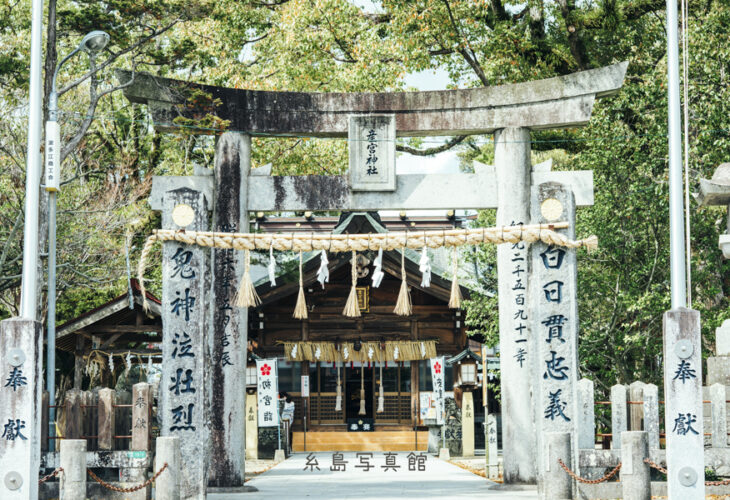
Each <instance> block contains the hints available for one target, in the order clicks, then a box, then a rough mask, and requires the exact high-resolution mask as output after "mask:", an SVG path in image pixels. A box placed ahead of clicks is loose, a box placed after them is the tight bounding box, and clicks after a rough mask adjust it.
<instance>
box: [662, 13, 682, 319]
mask: <svg viewBox="0 0 730 500" xmlns="http://www.w3.org/2000/svg"><path fill="white" fill-rule="evenodd" d="M667 79H668V82H667V94H668V100H669V120H668V128H669V259H670V269H671V287H672V292H671V294H672V309H676V308H678V307H687V278H686V269H685V261H684V201H683V196H682V194H683V189H682V126H681V119H680V106H679V42H678V34H677V1H676V0H667Z"/></svg>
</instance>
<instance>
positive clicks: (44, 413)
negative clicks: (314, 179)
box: [41, 391, 49, 451]
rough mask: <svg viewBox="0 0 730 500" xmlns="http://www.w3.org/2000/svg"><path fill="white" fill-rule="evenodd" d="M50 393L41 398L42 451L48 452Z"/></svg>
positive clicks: (44, 392)
mask: <svg viewBox="0 0 730 500" xmlns="http://www.w3.org/2000/svg"><path fill="white" fill-rule="evenodd" d="M48 397H49V396H48V391H43V396H42V398H41V451H48V410H49V408H48V404H49V403H48Z"/></svg>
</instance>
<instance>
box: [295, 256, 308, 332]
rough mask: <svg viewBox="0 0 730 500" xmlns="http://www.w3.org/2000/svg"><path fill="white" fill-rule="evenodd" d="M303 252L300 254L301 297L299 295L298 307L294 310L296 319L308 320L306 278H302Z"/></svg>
mask: <svg viewBox="0 0 730 500" xmlns="http://www.w3.org/2000/svg"><path fill="white" fill-rule="evenodd" d="M302 262H303V257H302V252H299V295H297V305H296V307H295V308H294V317H295V318H296V319H307V299H305V298H304V278H303V276H302Z"/></svg>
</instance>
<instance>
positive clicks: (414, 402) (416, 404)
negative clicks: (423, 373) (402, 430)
mask: <svg viewBox="0 0 730 500" xmlns="http://www.w3.org/2000/svg"><path fill="white" fill-rule="evenodd" d="M420 363H421V362H420V361H418V360H414V361H411V408H412V412H413V418H412V420H413V422H412V423H413V425H414V426H417V425H418V424H419V420H420V416H421V394H420V392H419V391H418V384H419V383H420V382H419V378H418V375H419V369H420V367H421V365H420Z"/></svg>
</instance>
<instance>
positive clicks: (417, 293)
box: [249, 212, 469, 451]
mask: <svg viewBox="0 0 730 500" xmlns="http://www.w3.org/2000/svg"><path fill="white" fill-rule="evenodd" d="M300 220H301V219H300ZM272 222H273V221H272ZM319 224H320V226H321V222H320V223H319ZM386 224H388V223H387V222H383V221H381V219H380V218H379V216H378V215H377V214H376V213H372V212H368V213H350V214H343V215H342V216H341V218H340V219H339V221H338V222H337V223H336V224H332V227H330V228H326V229H331V230H332V231H333V232H334V233H349V234H353V233H383V232H386V231H387V230H388V229H390V228H386ZM423 224H424V225H425V226H426V227H428V229H434V228H439V227H437V226H438V224H434V221H433V220H431V221H423ZM440 224H441V227H440V228H443V229H450V228H452V227H453V221H452V220H450V219H448V218H446V217H444V218H442V219H441V222H440ZM403 225H408V223H407V222H406V223H404V222H403V221H401V220H396V221H393V230H397V228H400V229H402V228H403ZM415 226H416V224H414V223H411V225H410V226H409V230H418V229H421V228H420V227H415ZM419 226H420V224H419ZM259 228H260V229H261V230H263V231H267V230H271V231H281V230H282V222H281V221H279V222H274V223H272V224H271V225H269V224H267V223H264V222H261V223H260V224H259ZM318 229H319V230H321V227H318ZM288 230H292V231H294V230H307V228H306V227H302V225H301V224H298V225H297V227H289V228H288ZM376 256H377V252H375V251H373V252H362V253H358V255H357V274H358V279H357V287H358V288H357V292H358V302H359V307H360V312H361V317H359V318H349V317H346V316H344V315H343V314H342V311H343V308H344V306H345V302H346V301H347V296H348V293H349V291H350V288H351V255H350V254H349V253H347V254H344V253H343V254H329V255H328V258H329V265H328V267H329V270H330V278H329V282H328V283H326V284H325V285H324V288H323V287H322V285H320V283H319V282H318V281H317V271H318V268H319V266H320V262H321V260H320V254H319V252H316V253H314V252H312V253H308V254H305V255H304V264H303V285H304V292H305V297H306V303H307V309H308V318H307V319H305V320H299V319H295V318H293V317H292V312H293V311H294V308H295V304H296V300H297V294H298V290H299V283H298V262H296V261H295V262H292V263H291V265H290V266H289V269H288V271H287V270H286V265H281V264H279V266H278V269H279V270H280V272H281V274H280V275H279V276H277V286H275V287H272V286H271V285H270V283H269V278H268V277H266V278H262V279H261V280H259V281H258V282H257V283H256V289H257V292H258V294H259V296H260V297H261V299H262V304H261V306H260V307H258V308H256V309H251V310H250V313H249V314H250V316H249V319H250V321H249V339H250V340H253V341H255V342H256V344H257V347H256V349H255V353H256V354H257V355H259V356H261V357H266V358H274V357H275V358H277V359H278V375H279V391H280V392H286V393H288V395H289V396H291V397H292V398H293V400H294V402H295V405H296V410H295V421H294V425H293V430H294V437H293V449H294V451H297V450H301V449H303V448H302V444H303V435H302V431H303V430H304V425H305V422H304V416H305V412H306V417H307V419H306V422H307V431H308V434H307V438H306V439H307V447H306V449H307V450H308V451H317V450H334V449H336V450H346V449H352V450H370V451H372V450H378V449H388V450H391V451H392V450H395V449H399V450H412V449H415V448H414V446H415V443H414V436H413V435H414V429H415V428H416V427H417V426H422V425H423V419H424V417H425V415H426V414H427V412H428V406H429V405H430V399H429V396H430V394H431V391H432V387H431V375H430V366H429V362H428V359H429V358H431V357H434V356H441V355H444V356H446V357H447V358H448V357H451V356H454V355H455V354H457V353H459V352H461V351H462V349H464V346H465V345H467V337H466V328H465V326H464V314H463V312H462V311H461V310H459V309H457V310H454V309H449V307H448V301H449V296H450V291H451V281H450V280H449V279H447V278H445V277H444V276H443V275H441V274H440V271H439V270H437V269H436V268H434V269H433V271H432V278H431V284H430V286H429V287H421V272H420V271H419V259H420V252H415V251H411V250H406V256H405V257H406V258H405V262H404V263H405V270H406V274H407V280H408V285H409V287H410V293H411V300H412V304H413V312H412V315H411V316H398V315H396V314H394V312H393V309H394V306H395V303H396V300H397V296H398V292H399V289H400V286H401V253H400V251H391V252H384V253H383V260H382V271H383V272H384V273H385V275H384V278H383V279H382V282H381V284H380V286H379V287H377V288H375V287H373V286H372V276H373V272H374V261H375V259H376ZM266 259H268V254H267V255H266ZM282 268H284V269H282ZM462 294H463V296H464V297H468V294H469V292H468V290H467V289H466V288H463V287H462ZM295 346H296V347H295ZM358 348H359V349H358ZM370 348H372V349H373V352H368V351H369V349H370ZM396 348H397V349H396ZM333 350H334V351H337V354H333V352H334V351H333ZM346 350H347V352H346ZM355 351H357V352H355ZM345 352H346V354H345V356H347V358H345V359H344V360H343V361H340V362H333V361H332V358H333V355H334V356H335V357H339V358H344V357H345V356H343V354H344V353H345ZM414 358H415V359H414ZM328 359H329V360H328ZM347 359H350V360H351V361H349V362H348V361H347ZM371 360H372V361H371ZM375 360H380V361H377V362H376V361H375ZM249 370H254V368H249ZM381 370H382V372H381ZM254 373H255V372H254ZM381 373H382V384H383V392H384V405H383V408H382V410H383V411H382V412H378V411H377V401H378V395H379V384H380V382H381V375H380V374H381ZM302 375H309V391H310V395H309V398H308V400H307V401H306V402H305V401H304V398H302V393H301V384H302V381H301V376H302ZM338 378H339V381H340V387H341V391H342V404H341V409H340V410H339V411H338V410H337V409H336V399H337V386H338ZM445 387H446V390H447V391H450V390H451V388H452V387H453V375H452V370H451V367H448V370H447V373H446V380H445ZM361 388H363V389H364V391H365V415H362V414H361V413H360V391H361ZM305 403H306V404H305ZM305 408H306V410H305ZM353 420H354V421H356V422H359V428H358V430H369V431H374V433H375V434H372V433H360V435H361V436H363V437H362V438H360V439H361V440H362V439H364V440H365V441H364V442H359V441H358V437H357V436H356V434H357V433H351V432H348V431H349V430H353V429H351V428H350V427H351V426H352V425H353ZM363 422H364V423H365V424H371V425H366V426H365V429H363V428H362V426H363ZM323 431H328V432H327V433H326V434H324V433H323ZM333 432H335V433H336V434H335V433H333ZM383 432H390V433H389V434H387V435H384V436H381V437H382V440H384V441H387V443H388V444H387V445H386V446H385V447H380V443H379V442H378V436H379V435H381V434H382V433H383ZM392 432H398V433H399V434H392ZM317 433H322V434H317ZM365 434H368V436H364V435H365ZM418 441H419V443H418V448H419V449H425V445H426V443H425V441H426V435H425V433H421V434H420V437H419V438H418ZM399 443H400V444H401V447H398V446H399ZM348 446H349V448H348Z"/></svg>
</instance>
